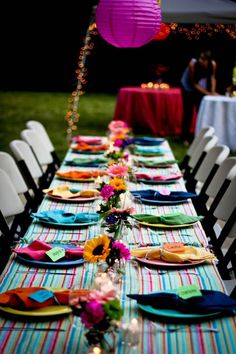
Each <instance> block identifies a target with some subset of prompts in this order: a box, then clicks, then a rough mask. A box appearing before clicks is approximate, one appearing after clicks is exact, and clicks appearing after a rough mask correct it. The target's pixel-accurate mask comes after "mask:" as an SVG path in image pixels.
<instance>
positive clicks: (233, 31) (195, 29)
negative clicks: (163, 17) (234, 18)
mask: <svg viewBox="0 0 236 354" xmlns="http://www.w3.org/2000/svg"><path fill="white" fill-rule="evenodd" d="M170 29H171V33H173V34H177V33H179V34H182V35H184V36H186V38H187V39H189V40H193V39H195V40H199V39H200V38H201V37H202V36H207V37H213V36H214V35H217V34H219V33H226V34H227V35H229V36H230V37H231V38H233V39H236V25H235V24H232V25H228V24H199V23H195V24H193V25H180V24H177V23H171V24H170Z"/></svg>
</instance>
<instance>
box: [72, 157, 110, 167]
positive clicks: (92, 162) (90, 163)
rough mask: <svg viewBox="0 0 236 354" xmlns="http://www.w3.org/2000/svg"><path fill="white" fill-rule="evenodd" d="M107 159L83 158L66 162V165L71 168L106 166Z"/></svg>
mask: <svg viewBox="0 0 236 354" xmlns="http://www.w3.org/2000/svg"><path fill="white" fill-rule="evenodd" d="M106 162H107V159H104V158H102V157H100V158H97V159H82V158H75V159H73V160H66V161H65V165H69V166H83V167H86V166H87V167H97V166H99V165H102V164H105V163H106Z"/></svg>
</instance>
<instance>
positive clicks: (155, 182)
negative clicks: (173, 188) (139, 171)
mask: <svg viewBox="0 0 236 354" xmlns="http://www.w3.org/2000/svg"><path fill="white" fill-rule="evenodd" d="M176 181H178V180H177V179H169V180H168V181H154V180H152V179H143V178H140V179H137V182H141V183H147V184H172V183H176Z"/></svg>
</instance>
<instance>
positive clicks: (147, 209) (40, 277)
mask: <svg viewBox="0 0 236 354" xmlns="http://www.w3.org/2000/svg"><path fill="white" fill-rule="evenodd" d="M163 145H164V148H165V149H166V150H167V151H168V152H167V154H166V156H165V157H167V158H168V159H169V158H173V154H172V152H171V150H170V147H169V145H168V143H167V142H165V143H164V144H163ZM73 156H75V154H73V153H71V152H70V151H68V153H67V156H66V158H72V157H73ZM76 156H79V155H78V154H76ZM70 169H78V170H79V169H80V170H85V168H75V167H69V166H65V165H62V167H61V170H65V171H66V170H70ZM88 170H89V169H88ZM140 170H142V172H143V171H146V172H147V171H148V172H150V173H151V172H154V170H152V169H150V168H148V169H144V168H142V169H140ZM173 170H174V171H179V170H178V166H177V165H174V167H172V171H173ZM157 172H161V173H169V169H166V168H164V169H155V173H157ZM60 184H68V185H71V184H73V186H74V187H89V188H93V187H94V186H95V185H94V183H79V182H68V181H63V180H60V179H58V178H56V177H55V178H54V180H53V182H52V186H57V185H60ZM149 187H150V186H149V185H143V184H137V185H135V184H132V183H130V185H129V188H130V189H132V190H135V189H143V188H149ZM151 188H155V189H157V190H160V188H163V186H161V185H158V186H156V185H155V186H151ZM165 188H169V189H170V190H185V187H184V182H183V180H182V179H180V180H177V181H176V183H175V184H169V185H165ZM95 206H96V201H94V202H86V203H79V204H78V203H74V202H73V203H70V202H69V203H68V202H66V203H64V202H61V201H60V202H56V201H53V200H52V199H49V198H47V197H45V198H44V200H43V202H42V204H41V206H40V208H39V210H40V211H42V210H48V209H51V210H53V209H63V210H66V211H70V212H80V211H94V210H95ZM134 208H135V211H136V212H137V213H153V214H159V213H160V214H162V213H168V212H173V211H180V212H183V213H186V214H188V215H195V214H196V213H195V210H194V207H193V205H192V203H191V202H187V203H184V204H179V205H175V206H170V205H169V206H149V205H144V204H143V205H141V204H134ZM99 233H100V226H99V224H96V225H92V226H90V227H88V228H81V229H78V228H71V229H68V228H64V229H60V228H56V227H55V228H54V227H49V226H46V225H42V224H39V223H36V222H33V223H32V224H31V226H30V227H29V229H28V231H27V232H26V235H25V236H24V238H23V239H22V240H21V242H20V247H25V246H26V245H27V244H28V243H31V242H32V241H33V240H35V239H39V240H41V241H45V242H49V243H52V244H53V243H60V242H68V243H69V242H71V241H80V242H81V243H82V244H83V242H84V241H86V240H88V239H91V238H93V237H94V236H96V235H98V234H99ZM125 241H126V242H127V243H128V244H129V245H130V247H136V243H154V244H155V243H164V242H166V241H168V242H171V241H182V242H198V243H201V244H203V245H207V238H206V236H205V234H204V231H203V229H202V227H201V224H200V223H199V222H198V223H197V224H195V225H193V226H191V227H188V228H184V229H175V230H173V229H168V230H159V229H156V230H150V229H148V228H145V227H134V228H133V229H132V230H130V231H129V234H128V235H127V236H125ZM95 271H96V266H94V265H92V264H86V263H84V264H82V265H80V266H78V267H75V268H69V269H56V270H54V269H43V268H31V267H29V266H27V265H23V264H20V263H19V262H17V261H16V260H15V256H14V255H12V256H11V258H10V260H9V262H8V264H7V267H6V268H5V270H4V272H3V274H2V275H1V277H0V291H1V292H4V291H6V290H8V289H12V288H16V287H32V286H41V287H50V288H72V287H74V286H78V287H79V288H82V287H83V288H91V285H92V283H93V279H94V273H95ZM55 273H58V274H55ZM188 284H197V285H198V286H199V287H200V288H202V289H214V290H220V291H225V289H224V285H223V282H222V280H221V278H220V276H219V273H218V271H217V269H216V266H215V264H213V263H210V264H207V263H206V264H204V265H200V266H198V267H197V266H195V267H191V268H184V269H182V268H181V269H170V270H169V271H166V272H163V271H161V270H160V269H158V268H147V267H145V266H140V265H138V264H137V263H136V262H133V261H131V262H128V263H127V265H126V272H125V276H124V278H123V280H122V282H121V283H120V288H119V293H120V298H121V301H122V305H123V308H124V316H123V319H122V320H123V321H124V322H130V321H131V319H132V318H137V319H138V321H139V324H140V341H139V344H138V345H137V347H136V348H135V349H132V348H131V349H129V348H127V346H126V345H124V343H123V341H122V339H123V337H122V335H121V334H118V335H117V336H116V345H115V347H116V350H115V352H116V353H124V354H126V353H132V352H133V353H135V352H136V353H144V354H145V353H147V354H152V353H153V354H167V353H168V354H170V353H171V354H177V353H179V354H185V353H187V354H203V353H205V354H216V353H218V354H222V353H227V354H230V353H232V354H233V353H236V336H235V333H236V332H235V330H236V320H235V317H233V316H228V317H223V318H219V317H216V318H213V319H205V320H204V321H202V322H197V323H194V322H188V323H186V322H183V323H181V322H178V323H172V321H171V320H170V319H167V318H164V317H163V318H162V317H150V316H148V315H146V314H145V313H143V312H141V311H140V310H139V309H138V307H137V304H136V301H134V300H131V299H129V298H127V297H126V294H129V293H148V292H153V291H159V290H171V289H176V288H178V287H179V286H181V285H188ZM33 319H34V321H33V322H31V323H29V322H24V320H23V319H22V318H20V317H19V318H14V319H12V318H10V317H9V316H7V315H4V313H2V314H1V317H0V329H1V327H9V326H10V327H13V328H17V327H22V326H24V327H25V329H26V330H25V331H24V330H22V331H17V330H15V331H14V330H13V331H5V330H2V331H1V340H0V353H1V354H3V353H5V354H13V353H16V354H21V353H22V354H23V353H24V354H25V353H34V354H38V353H44V354H46V353H47V354H48V353H56V354H60V353H61V354H64V353H68V354H74V353H75V354H80V353H86V352H87V350H88V346H87V344H86V339H85V336H84V329H83V325H81V322H80V319H79V318H78V317H74V316H73V315H69V316H65V317H54V318H51V317H50V316H49V317H48V320H45V321H39V320H38V319H37V318H33ZM29 327H30V328H32V327H33V328H34V327H35V328H37V329H55V328H57V329H63V330H64V331H60V332H59V331H58V332H53V331H38V330H37V331H34V330H27V328H29ZM173 327H174V330H172V329H173ZM206 328H211V329H214V330H215V331H214V332H213V331H212V332H207V331H205V329H206Z"/></svg>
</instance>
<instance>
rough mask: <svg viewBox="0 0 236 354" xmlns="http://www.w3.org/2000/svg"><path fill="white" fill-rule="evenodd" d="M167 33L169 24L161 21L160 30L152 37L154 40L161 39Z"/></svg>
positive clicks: (164, 37)
mask: <svg viewBox="0 0 236 354" xmlns="http://www.w3.org/2000/svg"><path fill="white" fill-rule="evenodd" d="M169 34H170V26H169V25H167V24H166V23H162V24H161V28H160V30H159V31H158V32H157V33H156V35H155V37H154V38H153V39H154V40H156V41H163V40H164V39H166V38H167V37H168V36H169Z"/></svg>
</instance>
